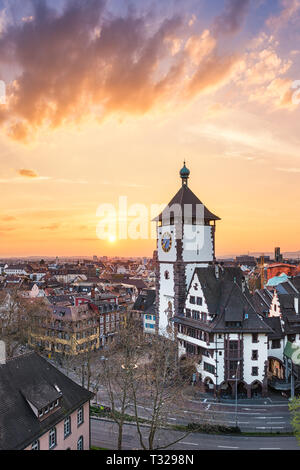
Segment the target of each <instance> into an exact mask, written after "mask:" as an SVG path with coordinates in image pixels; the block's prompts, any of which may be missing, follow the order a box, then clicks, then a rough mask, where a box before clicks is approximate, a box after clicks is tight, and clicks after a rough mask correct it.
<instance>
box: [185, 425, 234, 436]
mask: <svg viewBox="0 0 300 470" xmlns="http://www.w3.org/2000/svg"><path fill="white" fill-rule="evenodd" d="M186 429H187V431H190V432H203V433H205V434H241V430H240V428H239V427H237V426H223V425H221V424H208V423H189V424H188V425H187V427H186Z"/></svg>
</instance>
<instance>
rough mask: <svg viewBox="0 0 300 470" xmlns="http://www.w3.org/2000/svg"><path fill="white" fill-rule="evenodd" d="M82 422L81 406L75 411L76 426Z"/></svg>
mask: <svg viewBox="0 0 300 470" xmlns="http://www.w3.org/2000/svg"><path fill="white" fill-rule="evenodd" d="M82 423H83V406H81V407H80V408H79V410H78V411H77V426H80V425H81V424H82Z"/></svg>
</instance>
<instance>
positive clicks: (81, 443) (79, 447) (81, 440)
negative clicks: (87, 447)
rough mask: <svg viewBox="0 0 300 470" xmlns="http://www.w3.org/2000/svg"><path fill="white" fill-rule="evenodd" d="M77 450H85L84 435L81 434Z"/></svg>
mask: <svg viewBox="0 0 300 470" xmlns="http://www.w3.org/2000/svg"><path fill="white" fill-rule="evenodd" d="M77 450H83V436H80V438H79V439H78V441H77Z"/></svg>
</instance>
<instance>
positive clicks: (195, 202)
mask: <svg viewBox="0 0 300 470" xmlns="http://www.w3.org/2000/svg"><path fill="white" fill-rule="evenodd" d="M175 204H178V205H179V206H180V207H181V210H182V214H183V215H184V209H185V206H192V217H196V216H197V215H199V214H198V213H197V206H199V205H201V206H203V208H204V220H205V222H209V221H210V220H221V219H220V217H218V216H217V215H215V214H213V213H212V212H210V211H209V210H208V209H207V207H206V206H204V204H203V203H202V202H201V201H200V199H198V197H197V196H196V195H195V194H194V193H193V191H191V190H190V188H189V187H188V186H187V185H186V184H184V185H183V186H182V187H181V188H180V189H179V191H178V193H177V194H175V196H174V197H173V199H172V200H171V201H170V202H169V204H168V205H167V207H166V208H165V209H164V210H163V212H161V214H159V215H158V216H157V217H156V218H155V219H153V220H154V221H156V222H158V221H161V220H162V219H163V214H164V213H166V214H167V213H169V210H170V208H171V207H172V206H173V205H175Z"/></svg>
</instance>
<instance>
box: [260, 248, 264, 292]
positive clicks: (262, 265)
mask: <svg viewBox="0 0 300 470" xmlns="http://www.w3.org/2000/svg"><path fill="white" fill-rule="evenodd" d="M264 287H265V254H264V253H263V254H262V255H261V257H260V288H261V289H264Z"/></svg>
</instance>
